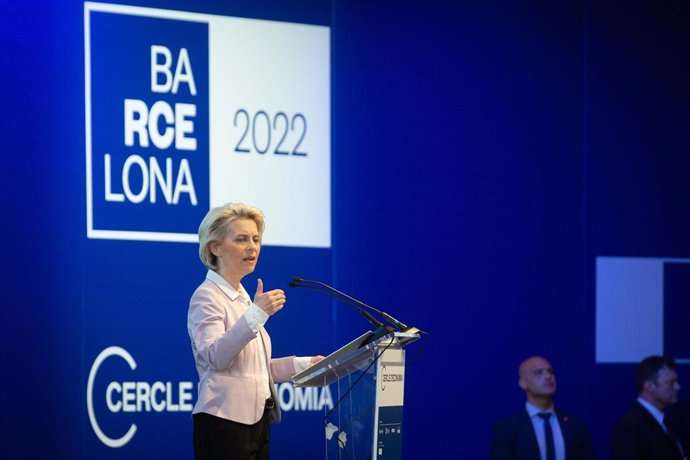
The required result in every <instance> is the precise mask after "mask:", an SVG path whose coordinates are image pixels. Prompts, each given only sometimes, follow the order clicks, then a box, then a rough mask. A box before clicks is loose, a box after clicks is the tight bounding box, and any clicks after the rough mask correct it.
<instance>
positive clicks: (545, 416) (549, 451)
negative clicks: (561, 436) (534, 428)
mask: <svg viewBox="0 0 690 460" xmlns="http://www.w3.org/2000/svg"><path fill="white" fill-rule="evenodd" d="M537 415H538V416H539V417H541V419H542V420H544V439H546V460H556V447H555V446H554V442H553V430H552V429H551V423H550V422H549V419H550V418H551V412H539V413H538V414H537Z"/></svg>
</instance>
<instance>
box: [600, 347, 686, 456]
mask: <svg viewBox="0 0 690 460" xmlns="http://www.w3.org/2000/svg"><path fill="white" fill-rule="evenodd" d="M636 380H637V392H638V395H639V396H638V398H637V402H636V403H635V404H634V405H633V407H632V408H631V409H630V410H629V411H628V412H626V413H625V415H623V417H621V419H620V420H619V421H618V423H616V426H615V427H614V429H613V437H612V439H611V457H612V459H613V460H683V459H684V458H686V457H685V454H684V452H683V446H682V445H681V444H680V442H679V441H678V439H676V437H675V436H674V434H673V429H672V428H671V427H670V426H668V423H667V421H666V420H664V410H665V409H666V408H668V407H669V406H671V405H672V404H675V403H676V402H678V390H680V384H679V383H678V374H676V364H675V362H673V360H672V359H669V358H664V357H663V356H649V357H647V358H645V359H643V360H642V361H641V362H640V365H639V366H638V367H637V376H636Z"/></svg>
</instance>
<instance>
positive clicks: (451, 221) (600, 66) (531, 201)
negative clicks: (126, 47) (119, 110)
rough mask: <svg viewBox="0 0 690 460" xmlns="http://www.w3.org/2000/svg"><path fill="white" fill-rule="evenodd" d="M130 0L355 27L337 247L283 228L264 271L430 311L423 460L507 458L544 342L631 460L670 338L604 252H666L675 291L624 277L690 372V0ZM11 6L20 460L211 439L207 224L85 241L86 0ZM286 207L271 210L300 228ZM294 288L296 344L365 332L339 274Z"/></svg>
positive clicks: (407, 316)
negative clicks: (165, 235) (197, 415)
mask: <svg viewBox="0 0 690 460" xmlns="http://www.w3.org/2000/svg"><path fill="white" fill-rule="evenodd" d="M127 4H129V5H136V6H146V7H154V8H161V9H166V10H180V11H188V12H197V13H204V14H214V15H223V16H236V17H245V18H254V19H264V20H272V21H286V22H293V23H301V24H311V25H316V26H322V27H328V28H330V49H331V55H330V64H329V66H330V85H331V86H330V90H331V97H330V104H331V108H330V115H331V123H330V133H331V141H330V147H331V167H330V184H331V200H330V209H331V216H330V227H331V229H332V230H331V244H330V245H329V246H327V247H320V248H297V247H289V246H280V245H273V246H270V245H269V246H266V247H265V248H264V250H263V253H262V259H261V261H260V266H259V269H258V270H257V273H256V274H255V275H252V276H250V277H248V280H247V282H246V283H245V286H246V287H247V289H248V291H249V292H253V289H254V286H255V280H256V276H257V275H258V276H261V277H262V278H263V279H264V281H265V282H266V283H267V284H268V285H269V286H273V287H282V288H285V289H287V281H288V280H289V279H290V278H291V277H292V276H295V275H301V276H304V277H310V278H317V279H321V280H324V281H327V282H332V283H334V284H335V285H336V286H337V287H339V288H340V289H341V290H344V291H346V292H349V293H351V294H353V295H355V296H356V297H358V298H360V299H362V300H364V301H365V302H367V303H369V304H371V305H375V306H378V307H379V308H382V309H384V310H386V311H389V312H391V313H393V314H394V315H395V316H396V317H398V318H400V319H402V320H403V321H405V322H406V323H411V324H415V325H418V326H419V327H420V328H422V329H425V330H427V331H428V332H429V339H428V342H427V343H426V346H425V347H424V348H423V349H421V350H420V349H419V347H416V348H413V349H411V350H410V352H409V353H408V358H412V356H415V354H416V353H417V352H419V354H418V355H416V358H415V359H414V361H413V362H412V363H409V366H408V369H407V375H406V379H407V381H406V395H405V411H404V436H403V443H404V452H405V458H446V457H450V458H463V459H483V458H488V455H489V446H490V440H491V430H492V426H493V423H494V422H495V421H496V419H497V418H499V417H500V416H502V415H507V414H508V413H511V412H514V411H516V410H518V409H519V408H521V407H522V404H523V396H522V394H521V392H520V391H519V389H518V387H517V385H516V380H517V365H518V364H519V362H520V361H521V360H522V359H524V358H526V357H528V356H530V355H533V354H541V355H544V356H545V357H547V358H548V359H549V360H550V361H551V362H552V364H553V365H554V367H555V370H556V374H557V377H558V381H559V391H558V396H557V400H556V404H557V407H558V408H559V409H561V410H563V411H566V412H569V413H572V414H576V415H580V416H581V417H583V418H584V419H585V420H586V421H587V423H588V425H589V427H590V429H591V431H592V433H593V436H594V439H595V443H596V448H597V453H598V456H599V458H608V448H609V445H608V443H609V436H610V432H611V428H612V426H613V423H614V422H615V420H616V418H617V417H618V416H619V415H620V414H621V413H622V412H623V411H624V410H625V409H626V407H627V406H628V405H629V404H630V403H631V402H632V401H633V399H634V398H635V391H634V382H633V373H634V367H635V366H634V361H635V360H637V359H640V358H642V357H644V355H645V353H642V352H632V353H631V354H632V355H633V356H634V359H631V358H630V357H629V356H628V357H625V356H622V355H620V353H619V354H617V351H616V350H637V346H638V344H639V341H640V340H641V339H639V336H638V335H637V334H636V330H635V329H634V327H633V326H632V324H634V323H635V322H636V321H635V320H636V318H639V317H640V316H644V315H645V314H647V313H648V312H647V310H644V311H641V310H640V308H642V309H644V308H647V307H646V306H645V305H642V306H640V305H638V303H635V302H632V303H631V304H630V305H628V304H626V302H625V301H624V299H623V298H622V297H618V298H617V299H619V302H613V303H614V304H615V305H618V310H616V311H618V312H619V313H620V312H621V311H622V312H623V314H618V315H614V314H609V313H607V312H608V311H609V310H607V309H606V308H607V307H606V306H607V305H608V304H605V303H604V302H603V301H601V300H600V299H602V298H603V297H601V296H600V294H601V293H602V292H603V290H604V288H606V287H607V286H609V284H611V285H613V284H612V283H614V282H615V281H616V280H620V279H622V278H615V279H614V278H610V277H607V276H608V275H606V274H607V273H610V272H604V271H602V270H601V269H600V268H598V267H602V266H603V265H601V264H603V263H604V262H606V261H610V260H615V261H619V262H620V263H621V264H623V265H624V266H625V267H634V266H636V265H635V264H636V263H637V262H640V261H642V262H645V261H647V262H649V261H658V262H659V267H661V268H660V270H662V273H663V274H662V276H663V277H664V283H666V284H664V288H663V289H662V290H654V289H652V290H651V291H650V290H649V289H647V290H645V291H644V292H641V291H640V288H639V286H638V284H644V282H642V283H634V282H628V284H625V283H624V290H625V291H626V292H630V293H631V294H630V295H631V297H633V298H634V297H636V296H638V294H639V296H638V297H644V296H649V297H650V298H651V297H654V296H657V297H659V296H660V297H659V298H660V299H661V300H659V302H660V303H659V305H661V307H659V308H660V310H659V311H656V310H655V311H656V313H655V314H657V316H659V315H661V317H662V318H663V315H664V314H666V316H667V321H666V322H664V321H663V320H662V322H661V323H660V324H661V326H658V327H657V326H652V325H650V326H649V327H650V328H653V327H657V329H659V328H661V329H660V330H659V331H656V333H657V335H660V336H661V337H662V338H663V339H662V340H661V342H659V341H658V340H657V341H656V342H655V341H654V340H651V339H650V340H651V342H649V343H648V342H647V341H645V342H644V343H645V344H646V345H645V346H644V347H642V348H641V349H642V351H648V354H651V353H664V352H666V353H668V354H669V355H671V356H672V357H675V358H678V359H679V360H680V362H681V365H680V368H679V374H680V377H681V384H683V383H687V382H690V368H689V367H688V360H687V359H688V358H690V340H688V339H687V331H688V330H690V317H689V316H688V313H687V311H690V309H688V308H687V305H688V301H689V300H690V298H689V296H688V294H687V289H686V288H685V289H684V287H685V286H688V285H690V279H688V276H689V275H688V271H687V270H684V269H683V267H684V266H686V265H687V263H688V260H690V239H688V237H687V235H689V234H690V217H689V216H690V213H689V212H688V211H689V209H688V196H689V195H690V140H689V138H688V135H687V132H688V127H689V126H690V105H689V104H688V103H689V102H690V87H689V86H688V84H687V82H688V81H690V59H689V58H690V6H689V5H688V3H687V2H682V1H668V2H652V1H637V2H632V3H631V2H624V3H623V2H614V1H597V2H587V1H574V2H557V3H554V2H540V1H534V2H531V1H525V2H493V1H489V2H441V1H434V2H404V3H401V2H391V1H377V2H370V1H354V0H348V1H337V0H336V1H333V2H323V1H316V0H314V1H300V2H289V3H287V2H279V1H269V0H262V1H260V2H256V1H255V2H245V1H238V2H210V1H201V2H199V1H197V2H189V1H183V0H179V1H172V0H171V1H153V0H151V1H136V2H135V1H133V2H128V3H127ZM0 8H1V13H2V14H1V15H0V59H1V63H2V68H3V69H4V70H3V71H2V72H0V84H1V87H2V93H3V95H2V104H1V108H0V114H1V115H0V117H1V118H0V138H1V139H2V149H3V154H2V169H1V171H2V173H1V177H2V180H1V181H0V197H1V198H2V215H3V219H2V220H3V223H2V226H1V227H0V235H2V238H0V241H1V242H0V245H1V247H2V263H1V264H0V267H1V270H2V272H1V275H2V283H0V289H2V291H1V292H0V306H1V308H0V314H1V315H2V316H1V321H0V357H1V362H0V365H1V368H0V384H1V385H0V386H1V390H0V398H1V399H0V407H2V408H3V411H2V426H3V429H2V430H0V433H1V434H0V436H1V440H2V442H1V444H2V446H3V447H2V450H0V457H2V458H12V459H14V458H123V457H126V458H151V457H152V456H155V457H160V458H190V457H191V455H192V448H191V417H190V416H189V410H187V409H186V405H185V404H187V403H189V401H185V400H184V398H185V397H186V396H185V395H186V394H194V395H195V389H194V388H191V389H189V388H188V386H187V385H189V382H192V385H195V382H196V372H195V369H194V364H193V360H192V356H191V353H190V347H189V339H188V336H187V332H186V330H185V329H186V327H185V324H186V323H185V321H186V310H187V303H188V299H189V297H190V295H191V293H192V292H193V290H194V288H195V287H196V285H198V284H199V282H200V281H201V280H202V279H203V276H204V269H203V267H202V266H201V264H200V263H199V261H198V258H197V248H196V245H195V244H192V243H172V242H144V241H122V240H109V239H91V238H87V235H86V225H85V222H86V208H87V199H86V192H85V190H86V185H85V183H86V179H87V178H86V172H85V171H86V169H87V168H86V165H85V154H84V152H85V148H86V146H85V117H86V115H85V108H84V107H85V96H84V85H85V76H84V75H85V73H84V67H85V62H84V52H85V51H84V40H85V32H84V4H83V3H82V2H79V1H59V2H32V3H31V4H25V3H21V2H11V1H6V0H1V1H0ZM113 40H117V37H113ZM230 199H232V198H230ZM267 218H268V228H267V232H270V231H271V228H272V226H273V227H274V228H275V227H276V226H278V227H279V226H282V225H288V224H289V223H286V222H276V221H275V220H273V221H272V220H271V215H268V216H267ZM598 270H599V271H598ZM616 273H619V272H616ZM621 276H622V275H621ZM626 280H628V281H629V279H628V278H626ZM638 281H639V280H638ZM655 289H656V288H655ZM288 298H289V302H288V306H287V307H286V308H285V310H284V311H282V312H281V313H280V314H279V315H278V316H276V317H275V318H274V319H272V320H271V321H270V322H269V325H268V329H269V332H270V333H271V336H272V338H273V342H274V353H275V354H276V355H286V354H292V353H295V354H312V353H317V352H318V353H322V354H325V353H328V352H329V351H330V350H332V349H334V348H335V347H337V346H338V345H340V344H342V343H345V342H347V341H349V340H350V339H352V338H353V337H355V336H356V335H358V334H359V333H361V332H362V331H363V330H364V329H366V323H364V322H363V320H362V319H361V318H360V317H359V316H357V315H356V314H355V313H353V312H352V311H350V310H349V309H347V308H346V307H342V306H337V305H333V304H331V303H330V302H329V301H327V300H325V299H323V298H319V297H318V295H317V294H315V293H311V292H303V291H294V292H293V291H289V292H288ZM645 298H646V297H645ZM654 298H656V297H654ZM645 312H646V313H645ZM668 318H672V319H673V320H672V321H670V320H668ZM607 327H609V328H611V330H614V331H619V332H620V331H622V332H620V334H618V333H617V334H616V335H615V336H616V340H617V341H616V340H614V339H612V338H611V337H612V336H611V335H609V334H605V333H603V332H601V331H604V330H607V329H606V328H607ZM631 328H632V329H631ZM626 331H628V332H626ZM638 339H639V340H638ZM645 340H646V339H645ZM110 346H119V347H121V348H122V349H124V350H126V351H127V352H128V353H130V354H131V356H132V358H133V359H134V360H135V361H136V365H137V366H136V369H131V367H130V366H128V365H127V363H126V362H125V361H124V360H122V359H108V360H106V361H104V363H103V365H102V366H101V368H100V369H99V373H98V378H97V379H96V380H95V386H94V394H96V395H98V396H97V397H96V399H95V400H94V412H95V415H96V417H97V418H98V420H99V423H100V424H101V428H102V429H103V430H104V431H106V432H107V433H108V434H109V436H111V437H120V436H123V435H124V434H125V432H126V431H127V430H128V428H129V427H130V426H131V424H132V423H135V424H136V425H137V433H136V434H135V436H134V437H133V438H132V440H131V441H130V442H129V443H127V444H126V445H125V446H123V447H119V448H112V447H108V446H106V445H105V444H104V443H103V442H102V440H100V439H99V438H98V436H97V434H96V433H95V431H94V428H93V425H92V418H91V417H90V415H89V410H88V407H87V399H88V398H87V393H88V391H87V390H88V381H89V376H90V373H91V372H92V371H93V369H94V362H95V360H96V358H97V356H98V355H99V354H100V353H101V352H102V351H103V350H105V349H106V348H107V347H110ZM607 353H608V354H607ZM604 356H608V358H604ZM113 381H114V382H120V383H124V382H130V381H131V382H147V384H149V385H150V386H151V387H152V386H153V385H154V384H155V383H156V382H161V383H162V385H163V387H165V388H166V390H165V392H166V393H165V394H166V395H169V400H167V401H166V402H165V405H164V406H165V407H164V409H163V410H161V411H160V412H157V411H155V410H150V411H146V410H145V409H142V410H139V411H134V413H126V412H124V411H119V412H113V411H109V410H108V408H107V407H106V399H105V398H104V395H105V393H106V391H107V390H106V386H107V385H108V383H109V382H113ZM166 385H168V386H166ZM168 388H169V389H168ZM281 388H282V387H281ZM289 391H290V390H289V389H287V388H286V389H283V396H284V397H285V401H284V403H285V402H286V401H287V402H289V401H290V393H289ZM161 394H162V393H161ZM318 396H319V397H320V396H322V395H318ZM321 424H322V411H321V410H319V409H318V408H311V409H307V408H303V409H300V410H298V409H296V408H295V407H293V408H292V410H287V411H286V413H285V417H284V422H283V423H281V424H280V425H277V426H275V427H274V431H273V433H274V442H273V454H274V457H276V458H321V457H322V456H323V441H322V438H323V435H322V433H323V429H322V425H321Z"/></svg>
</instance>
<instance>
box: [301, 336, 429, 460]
mask: <svg viewBox="0 0 690 460" xmlns="http://www.w3.org/2000/svg"><path fill="white" fill-rule="evenodd" d="M382 334H383V335H382ZM419 336H420V335H419V330H417V329H415V328H410V329H409V330H407V331H406V332H388V331H386V330H383V331H381V330H377V331H374V332H372V331H368V332H366V333H364V334H362V335H361V336H359V337H357V338H356V339H354V340H353V341H351V342H350V343H348V344H346V345H345V346H343V347H341V348H340V349H338V350H336V351H335V352H333V353H331V354H330V355H328V356H327V357H326V358H325V359H323V360H322V361H320V362H318V363H316V364H314V365H313V366H311V367H309V368H307V369H305V370H304V371H302V372H300V373H298V374H295V375H294V376H293V377H292V378H291V381H292V383H293V384H294V385H295V386H296V387H324V386H327V385H330V384H331V383H334V382H336V383H337V385H338V392H337V394H338V397H339V399H338V401H336V402H335V406H334V408H333V409H332V410H331V412H333V411H334V410H335V411H337V412H335V414H331V412H329V414H327V416H326V417H325V420H324V425H325V431H326V453H327V459H348V460H364V459H372V460H378V459H381V460H384V459H385V460H388V459H400V458H401V455H402V452H401V451H402V412H403V411H402V409H403V397H404V389H405V350H404V347H405V346H407V345H409V344H410V343H412V342H414V341H415V340H417V339H419Z"/></svg>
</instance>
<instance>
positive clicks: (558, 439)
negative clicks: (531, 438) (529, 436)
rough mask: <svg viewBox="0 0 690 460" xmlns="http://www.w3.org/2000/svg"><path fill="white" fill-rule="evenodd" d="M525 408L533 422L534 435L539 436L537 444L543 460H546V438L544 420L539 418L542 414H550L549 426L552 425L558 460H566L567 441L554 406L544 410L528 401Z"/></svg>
mask: <svg viewBox="0 0 690 460" xmlns="http://www.w3.org/2000/svg"><path fill="white" fill-rule="evenodd" d="M525 408H526V409H527V413H528V414H529V417H530V419H531V420H532V428H534V434H535V435H536V436H537V444H539V453H540V454H541V460H546V436H545V435H544V419H542V418H541V417H539V414H540V413H541V412H550V413H551V417H549V424H550V425H551V431H552V432H553V446H554V450H555V452H556V460H565V441H564V440H563V432H562V431H561V426H560V424H559V423H558V416H557V415H556V412H555V411H554V410H553V406H551V407H550V408H548V409H542V408H541V407H537V406H535V405H534V404H532V403H530V402H529V401H527V402H526V403H525Z"/></svg>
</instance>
